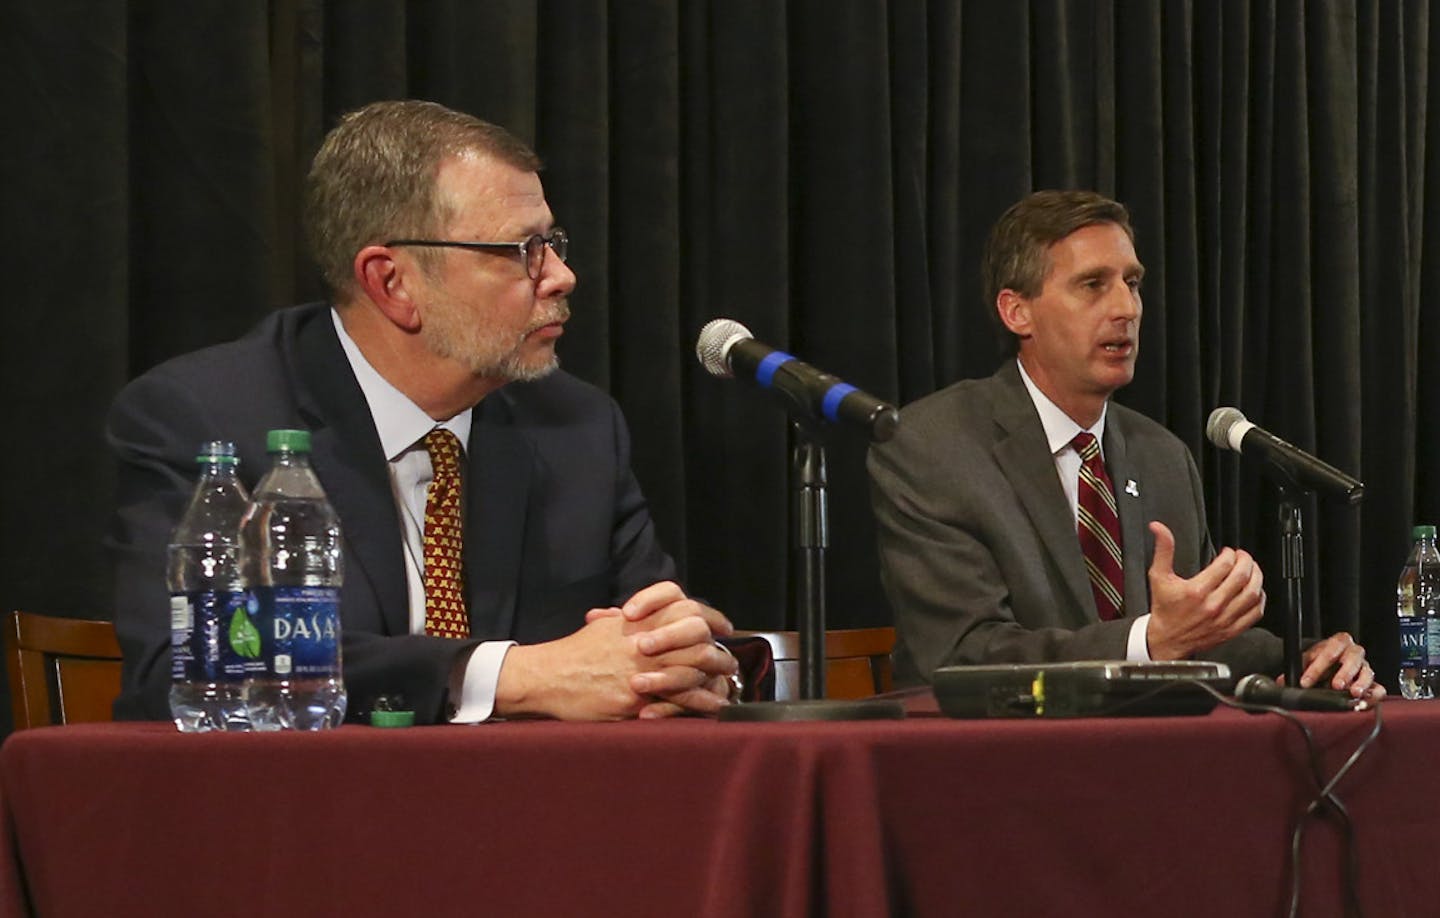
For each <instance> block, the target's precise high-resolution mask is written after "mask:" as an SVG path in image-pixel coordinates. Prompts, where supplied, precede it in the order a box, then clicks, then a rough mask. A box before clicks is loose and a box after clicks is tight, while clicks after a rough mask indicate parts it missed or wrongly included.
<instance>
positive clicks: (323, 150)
mask: <svg viewBox="0 0 1440 918" xmlns="http://www.w3.org/2000/svg"><path fill="white" fill-rule="evenodd" d="M468 152H475V153H480V154H483V155H486V156H491V157H494V158H495V159H498V160H500V161H501V162H503V163H505V164H507V165H510V166H514V167H515V168H517V169H521V170H524V171H526V172H538V171H539V170H540V158H539V157H538V156H536V155H535V153H534V152H533V151H532V150H531V149H530V148H529V147H528V146H526V145H525V144H524V143H523V142H522V141H520V140H519V139H518V138H517V137H515V136H514V135H513V134H511V133H510V132H509V131H507V130H505V129H504V128H502V127H499V126H498V125H494V124H491V123H489V122H488V121H482V120H480V119H479V118H476V117H474V116H473V115H467V114H465V113H464V112H457V111H454V110H452V109H449V108H446V107H445V106H443V105H439V104H437V103H434V102H423V101H419V100H415V99H407V100H402V101H393V102H375V103H372V104H370V105H367V106H365V107H364V108H361V109H357V110H355V111H353V112H350V113H349V114H347V115H345V116H344V117H342V118H341V119H340V123H339V124H337V125H336V126H335V128H334V129H333V130H331V131H330V133H329V134H328V135H326V137H325V141H324V142H323V143H322V144H321V145H320V150H319V152H317V153H316V154H315V159H314V161H313V162H312V163H311V165H310V173H309V175H308V176H306V180H305V231H306V236H307V238H308V240H309V243H310V251H311V254H312V255H313V256H314V258H315V262H316V264H317V265H318V266H319V268H320V273H321V276H322V277H323V278H324V280H325V284H326V286H327V287H329V289H330V293H331V295H332V296H333V297H335V298H337V299H341V298H343V296H344V295H345V294H346V293H348V292H349V291H350V289H351V288H352V286H353V284H354V277H353V274H352V270H353V269H352V267H351V265H352V262H353V261H354V259H355V253H356V252H359V251H360V250H361V249H362V248H364V247H365V246H367V245H372V244H375V243H379V242H384V241H385V240H387V239H395V238H400V237H412V238H414V237H426V236H431V235H434V234H436V233H437V232H441V231H443V227H444V226H445V225H446V224H447V223H448V222H449V219H450V214H449V213H448V212H447V211H446V208H445V204H444V202H443V201H441V200H439V199H438V197H437V195H436V193H435V188H436V175H437V173H438V171H439V167H440V164H441V162H442V161H444V160H445V159H447V158H449V157H452V156H458V155H460V154H463V153H468ZM430 254H432V253H429V252H427V251H426V250H417V251H416V257H417V259H418V260H420V261H421V263H422V265H423V264H425V258H426V257H427V256H429V255H430Z"/></svg>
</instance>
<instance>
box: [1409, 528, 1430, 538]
mask: <svg viewBox="0 0 1440 918" xmlns="http://www.w3.org/2000/svg"><path fill="white" fill-rule="evenodd" d="M1410 538H1411V539H1433V538H1435V527H1434V526H1416V527H1415V528H1414V529H1412V530H1410Z"/></svg>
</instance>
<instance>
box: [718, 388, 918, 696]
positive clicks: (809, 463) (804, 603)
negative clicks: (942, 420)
mask: <svg viewBox="0 0 1440 918" xmlns="http://www.w3.org/2000/svg"><path fill="white" fill-rule="evenodd" d="M791 431H792V432H793V434H794V444H793V448H792V450H791V463H790V487H791V490H792V492H793V494H794V500H795V503H794V511H795V512H794V520H793V523H792V525H791V527H790V557H791V559H792V560H793V562H794V568H793V570H792V574H793V575H794V578H793V579H794V583H795V589H794V593H795V595H794V596H793V602H794V604H795V610H796V615H797V618H798V621H797V622H796V631H797V633H798V634H799V637H800V699H799V700H798V701H761V702H756V703H753V704H732V705H730V706H729V707H726V708H723V709H721V711H720V720H722V721H799V720H811V721H814V720H900V719H902V718H904V717H905V708H904V706H903V705H902V704H901V703H900V702H898V701H893V700H884V701H876V700H873V699H862V700H858V701H844V700H832V699H828V698H826V697H825V552H826V550H827V549H828V548H829V547H830V514H829V501H828V498H827V495H826V486H827V479H826V471H825V445H824V443H823V433H824V431H823V428H821V427H820V426H819V425H818V424H814V423H808V422H806V421H802V420H800V419H799V416H796V418H795V419H794V420H793V421H792V423H791Z"/></svg>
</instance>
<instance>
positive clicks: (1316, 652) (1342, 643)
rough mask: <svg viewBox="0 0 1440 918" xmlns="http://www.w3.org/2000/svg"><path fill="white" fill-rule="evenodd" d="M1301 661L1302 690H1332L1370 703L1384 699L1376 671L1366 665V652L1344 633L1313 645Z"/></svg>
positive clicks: (1382, 687) (1382, 688)
mask: <svg viewBox="0 0 1440 918" xmlns="http://www.w3.org/2000/svg"><path fill="white" fill-rule="evenodd" d="M1302 659H1303V663H1304V671H1303V672H1301V673H1300V687H1301V688H1310V687H1312V686H1317V685H1318V686H1320V687H1321V688H1333V689H1335V690H1336V691H1340V692H1349V693H1350V695H1351V696H1352V697H1355V698H1363V699H1365V700H1366V701H1368V702H1371V703H1374V702H1377V701H1379V700H1380V699H1382V698H1384V697H1385V686H1383V685H1381V684H1380V683H1378V682H1376V681H1375V671H1374V670H1372V669H1371V668H1370V664H1369V663H1367V662H1366V661H1365V648H1364V647H1361V646H1360V645H1359V644H1357V643H1355V640H1354V638H1352V637H1350V635H1349V634H1347V633H1346V632H1344V631H1341V632H1338V633H1337V634H1333V635H1331V636H1330V637H1328V638H1326V639H1325V640H1323V641H1320V642H1319V643H1316V644H1312V645H1311V646H1310V647H1309V648H1307V649H1306V651H1305V654H1304V656H1303V658H1302ZM1327 679H1328V682H1327V681H1326V680H1327Z"/></svg>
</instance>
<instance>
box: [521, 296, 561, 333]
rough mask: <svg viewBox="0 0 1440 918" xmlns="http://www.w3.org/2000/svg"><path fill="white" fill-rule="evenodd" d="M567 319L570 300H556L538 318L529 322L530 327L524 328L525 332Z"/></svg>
mask: <svg viewBox="0 0 1440 918" xmlns="http://www.w3.org/2000/svg"><path fill="white" fill-rule="evenodd" d="M569 320H570V301H569V300H558V301H557V302H556V303H555V305H553V306H551V307H550V308H549V309H547V310H545V311H544V312H543V313H541V314H540V318H538V319H536V320H535V321H534V322H533V323H531V325H530V327H529V328H528V329H526V330H525V333H526V334H527V335H528V334H529V333H530V332H533V331H538V330H539V329H542V328H544V327H545V326H547V325H554V324H555V323H556V322H568V321H569Z"/></svg>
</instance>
